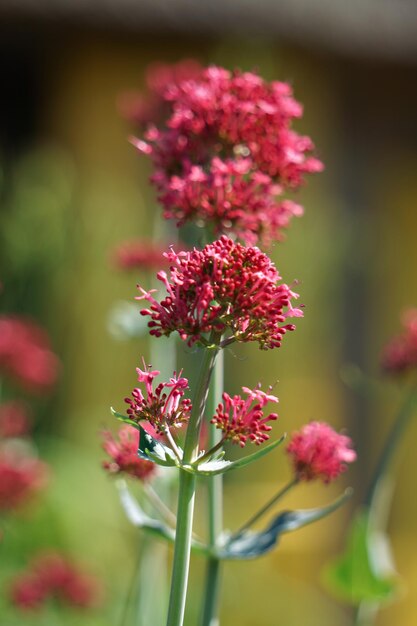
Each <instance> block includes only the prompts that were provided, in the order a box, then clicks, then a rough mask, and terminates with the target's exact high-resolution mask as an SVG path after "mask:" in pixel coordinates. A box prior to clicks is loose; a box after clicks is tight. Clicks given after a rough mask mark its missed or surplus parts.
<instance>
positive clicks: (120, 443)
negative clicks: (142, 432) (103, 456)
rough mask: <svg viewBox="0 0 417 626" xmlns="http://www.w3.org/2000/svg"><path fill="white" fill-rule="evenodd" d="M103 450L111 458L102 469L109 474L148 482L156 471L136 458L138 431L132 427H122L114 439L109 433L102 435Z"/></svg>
mask: <svg viewBox="0 0 417 626" xmlns="http://www.w3.org/2000/svg"><path fill="white" fill-rule="evenodd" d="M103 438H104V442H103V448H104V450H105V452H107V454H108V455H109V456H110V457H111V459H112V460H111V461H104V462H103V467H104V469H106V470H107V471H108V472H109V473H110V474H126V475H127V476H131V477H132V478H137V479H139V480H148V479H149V478H151V477H152V476H153V475H154V474H155V471H156V465H155V464H154V463H152V462H151V461H146V460H145V459H141V458H140V457H139V456H138V448H139V431H138V430H137V429H136V428H134V427H133V426H128V425H127V426H122V428H120V430H119V432H118V439H115V438H114V437H113V436H112V434H111V433H110V432H107V431H106V432H104V433H103Z"/></svg>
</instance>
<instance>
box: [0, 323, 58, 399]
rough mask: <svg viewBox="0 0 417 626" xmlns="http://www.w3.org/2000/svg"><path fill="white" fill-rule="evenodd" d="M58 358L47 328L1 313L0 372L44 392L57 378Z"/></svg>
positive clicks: (27, 389) (36, 390)
mask: <svg viewBox="0 0 417 626" xmlns="http://www.w3.org/2000/svg"><path fill="white" fill-rule="evenodd" d="M58 370H59V361H58V358H57V356H56V355H55V354H54V353H53V352H52V350H51V346H50V343H49V339H48V336H47V335H46V333H45V331H44V330H43V329H42V328H40V327H39V326H37V325H36V324H35V323H34V322H33V321H31V320H28V319H26V318H22V317H17V316H13V317H11V316H7V315H1V316H0V374H5V375H7V376H10V378H12V379H13V380H14V381H16V382H17V383H19V384H20V385H21V386H22V387H23V388H24V389H25V390H26V391H29V392H32V393H43V392H45V391H48V390H50V389H51V387H52V386H53V384H54V383H55V382H56V379H57V376H58Z"/></svg>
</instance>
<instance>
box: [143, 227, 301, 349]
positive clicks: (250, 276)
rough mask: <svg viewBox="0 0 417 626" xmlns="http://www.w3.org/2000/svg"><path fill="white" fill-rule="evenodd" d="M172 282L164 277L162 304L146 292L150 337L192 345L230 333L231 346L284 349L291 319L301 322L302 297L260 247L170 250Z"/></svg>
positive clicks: (220, 243)
mask: <svg viewBox="0 0 417 626" xmlns="http://www.w3.org/2000/svg"><path fill="white" fill-rule="evenodd" d="M167 258H168V259H169V260H170V262H171V268H170V277H169V278H168V276H167V274H166V273H165V272H159V274H158V279H159V280H160V281H161V282H162V283H163V284H164V285H165V287H166V290H167V295H166V296H165V298H164V299H163V300H161V302H157V300H156V299H155V298H154V296H153V295H152V292H147V291H145V290H143V289H141V291H142V296H139V297H138V300H140V299H146V300H148V302H150V304H151V306H150V307H149V308H148V309H143V310H142V311H141V313H142V315H149V316H150V317H151V321H150V322H149V324H148V326H149V328H150V329H151V330H150V333H151V335H154V336H156V337H160V336H162V335H170V334H171V333H172V332H174V331H177V332H178V334H179V335H180V337H181V339H183V340H185V341H187V342H188V344H189V345H192V344H193V343H195V342H200V343H203V344H205V343H207V338H206V337H205V335H207V334H208V333H211V332H213V331H214V332H216V333H219V334H225V335H228V336H229V339H230V341H233V340H236V341H242V342H248V341H256V342H258V343H259V346H260V348H262V349H265V350H266V349H268V348H276V347H278V346H280V345H281V340H282V337H283V335H284V334H285V332H286V331H287V330H294V328H295V326H294V325H293V324H287V323H285V322H286V320H287V318H288V317H300V316H302V312H301V310H300V309H296V308H293V307H292V305H291V300H292V298H296V297H297V295H296V294H295V293H293V292H292V291H291V289H290V288H289V287H288V286H287V285H285V284H283V283H281V284H279V281H280V280H281V277H280V275H279V274H278V271H277V270H276V268H275V266H274V265H273V263H272V262H271V260H270V259H269V258H268V257H267V256H266V255H265V254H263V253H262V252H260V250H258V248H253V247H249V248H247V247H244V246H242V245H241V244H239V243H235V242H233V241H232V240H231V239H228V238H227V237H225V236H223V237H221V238H220V239H219V240H217V241H215V242H214V243H212V244H209V245H207V246H205V248H203V250H196V249H194V250H193V251H191V252H180V253H179V254H176V253H175V252H173V251H171V252H170V253H169V254H168V255H167Z"/></svg>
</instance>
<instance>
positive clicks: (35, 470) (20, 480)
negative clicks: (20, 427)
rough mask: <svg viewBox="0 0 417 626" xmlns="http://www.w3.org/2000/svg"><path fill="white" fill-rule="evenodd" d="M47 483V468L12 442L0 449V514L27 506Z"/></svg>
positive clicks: (4, 444)
mask: <svg viewBox="0 0 417 626" xmlns="http://www.w3.org/2000/svg"><path fill="white" fill-rule="evenodd" d="M46 481H47V468H46V465H45V464H44V463H42V462H41V461H39V460H38V459H37V458H34V457H33V456H30V455H29V454H28V453H27V452H26V451H23V450H22V449H20V448H19V447H18V446H15V445H13V444H12V442H10V443H9V444H6V443H2V444H1V447H0V513H1V512H5V511H12V510H14V509H16V508H18V507H20V506H21V505H23V504H25V503H26V502H27V501H28V500H30V499H31V497H32V496H33V495H34V494H35V493H36V492H37V491H39V490H40V489H42V488H43V487H44V486H45V484H46Z"/></svg>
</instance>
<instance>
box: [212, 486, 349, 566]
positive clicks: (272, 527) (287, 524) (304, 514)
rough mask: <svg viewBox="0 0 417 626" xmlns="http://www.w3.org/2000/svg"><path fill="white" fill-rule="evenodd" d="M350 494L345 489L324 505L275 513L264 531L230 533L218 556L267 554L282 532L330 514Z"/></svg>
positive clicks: (242, 557)
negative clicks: (332, 500) (336, 497)
mask: <svg viewBox="0 0 417 626" xmlns="http://www.w3.org/2000/svg"><path fill="white" fill-rule="evenodd" d="M351 494H352V491H351V490H346V491H345V493H344V494H342V496H340V497H339V498H338V499H337V500H335V501H334V502H332V503H331V504H328V505H327V506H324V507H319V508H316V509H306V510H300V511H284V512H282V513H280V514H279V515H277V516H276V517H275V518H274V519H273V520H272V522H271V523H270V524H269V526H268V527H267V528H266V529H265V530H264V531H261V532H252V531H245V532H243V533H241V534H240V535H232V537H230V538H229V540H228V541H226V543H225V544H224V545H223V547H222V548H220V550H219V557H220V558H222V559H255V558H257V557H260V556H262V555H264V554H267V553H268V552H270V551H271V550H272V549H273V548H274V547H275V546H276V545H277V543H278V541H279V539H280V537H281V535H282V534H283V533H288V532H292V531H294V530H297V529H298V528H302V527H303V526H307V524H312V523H313V522H316V521H317V520H319V519H322V518H323V517H326V516H327V515H330V513H332V512H333V511H335V510H336V509H338V508H339V507H340V506H342V504H344V502H346V500H347V499H348V498H349V497H350V496H351Z"/></svg>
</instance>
